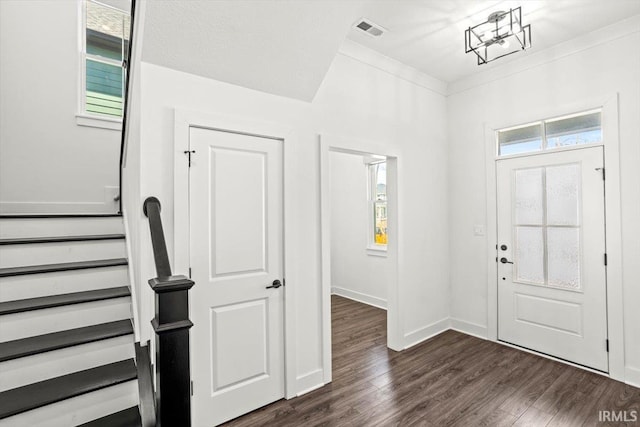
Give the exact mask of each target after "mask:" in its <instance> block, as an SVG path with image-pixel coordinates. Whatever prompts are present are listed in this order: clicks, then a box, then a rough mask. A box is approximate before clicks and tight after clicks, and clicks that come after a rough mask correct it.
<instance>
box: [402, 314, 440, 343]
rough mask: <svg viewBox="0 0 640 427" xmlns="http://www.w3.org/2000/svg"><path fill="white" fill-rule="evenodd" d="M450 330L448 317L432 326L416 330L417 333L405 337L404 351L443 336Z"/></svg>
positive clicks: (413, 332) (412, 332) (410, 333)
mask: <svg viewBox="0 0 640 427" xmlns="http://www.w3.org/2000/svg"><path fill="white" fill-rule="evenodd" d="M449 329H451V328H450V322H449V318H448V317H447V318H444V319H442V320H438V321H437V322H434V323H432V324H430V325H427V326H424V327H422V328H419V329H416V330H415V331H411V332H409V333H408V334H405V335H404V349H405V350H406V349H408V348H409V347H413V346H414V345H416V344H419V343H421V342H422V341H425V340H428V339H429V338H431V337H434V336H436V335H438V334H441V333H443V332H444V331H447V330H449Z"/></svg>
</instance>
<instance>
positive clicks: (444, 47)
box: [349, 0, 640, 82]
mask: <svg viewBox="0 0 640 427" xmlns="http://www.w3.org/2000/svg"><path fill="white" fill-rule="evenodd" d="M518 6H521V7H522V14H523V17H522V20H523V22H524V24H531V34H532V48H531V49H529V50H527V51H524V52H519V53H517V54H514V55H510V56H509V57H504V58H501V59H499V60H497V61H495V62H492V63H489V64H486V65H482V66H478V65H477V62H476V57H475V55H474V54H473V53H469V54H466V53H465V52H464V30H465V29H466V28H468V27H469V26H472V25H476V24H479V23H481V22H483V21H485V20H486V18H487V16H488V15H489V14H490V13H491V12H494V11H496V10H509V8H515V7H518ZM637 14H640V0H548V1H538V0H521V1H477V0H475V1H473V0H448V1H443V0H393V1H391V0H371V1H368V2H367V3H366V4H365V6H364V9H363V16H364V17H366V18H368V19H370V20H371V21H373V22H375V23H376V24H379V25H381V26H382V27H384V28H386V29H387V30H389V31H388V32H387V33H385V34H383V35H382V36H380V37H378V38H374V37H371V36H369V35H367V34H362V33H361V32H358V31H357V30H351V32H350V33H349V38H350V39H351V40H353V41H355V42H357V43H360V44H362V45H364V46H367V47H369V48H371V49H373V50H376V51H378V52H380V53H382V54H384V55H386V56H388V57H391V58H393V59H396V60H398V61H400V62H402V63H404V64H407V65H410V66H412V67H414V68H417V69H418V70H420V71H422V72H424V73H427V74H429V75H431V76H432V77H436V78H438V79H440V80H442V81H445V82H454V81H456V80H459V79H461V78H463V77H465V76H468V75H471V74H473V73H476V72H478V71H479V70H485V69H488V68H493V67H499V66H500V65H501V64H505V63H507V62H510V61H513V60H516V59H518V58H522V56H523V55H530V54H532V53H534V52H537V51H540V50H543V49H545V48H548V47H551V46H553V45H556V44H558V43H562V42H564V41H567V40H570V39H572V38H575V37H578V36H580V35H582V34H585V33H588V32H591V31H594V30H596V29H598V28H602V27H605V26H607V25H610V24H613V23H615V22H618V21H621V20H623V19H625V18H627V17H629V16H631V15H637Z"/></svg>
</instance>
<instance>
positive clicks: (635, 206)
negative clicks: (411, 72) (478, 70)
mask: <svg viewBox="0 0 640 427" xmlns="http://www.w3.org/2000/svg"><path fill="white" fill-rule="evenodd" d="M639 22H640V20H639V19H638V17H636V18H634V19H632V20H630V21H628V22H623V23H620V24H616V26H614V27H609V28H606V29H604V30H603V31H601V32H598V33H593V34H591V35H587V36H585V37H584V38H583V39H581V40H577V41H575V40H574V41H572V42H570V43H567V44H565V45H563V46H562V45H561V46H558V47H557V48H555V49H552V50H550V51H548V52H545V53H541V54H540V55H538V56H537V57H536V58H535V63H534V62H526V61H525V62H524V63H523V64H521V65H522V66H520V65H517V64H516V65H513V66H512V67H504V68H503V69H497V70H496V71H495V72H493V73H484V74H481V75H479V76H477V77H474V78H470V79H467V80H466V81H461V82H458V83H456V84H454V85H451V86H450V88H451V89H452V91H453V92H454V93H453V94H452V95H450V96H449V103H448V115H449V136H450V137H449V149H450V154H449V194H450V197H449V211H450V228H449V233H450V237H451V240H450V244H451V246H450V256H449V258H450V260H449V261H448V263H449V265H450V275H451V293H452V295H451V316H452V318H453V319H456V320H457V321H459V322H458V323H459V324H462V325H463V326H464V327H466V328H468V329H472V330H474V331H475V332H476V333H482V331H483V330H484V333H486V327H487V259H488V257H489V256H493V254H488V253H487V238H486V237H478V236H474V225H476V224H479V225H486V223H487V218H486V212H487V206H486V203H487V191H486V188H485V167H486V165H485V143H484V141H485V136H484V124H485V123H487V124H492V123H493V124H495V123H505V124H507V123H509V122H510V121H512V123H513V124H519V123H522V120H523V117H525V115H527V114H529V115H530V114H531V113H532V112H539V114H540V115H541V117H539V118H543V117H544V114H548V113H545V111H547V112H548V111H550V110H552V109H556V108H559V107H562V106H564V105H572V104H574V103H575V102H581V101H587V100H589V99H591V98H601V97H607V96H611V95H614V94H615V93H616V92H617V93H619V132H620V137H619V140H620V156H621V161H620V170H621V182H622V184H621V197H622V229H623V248H622V250H623V259H622V262H623V286H624V300H625V306H624V320H625V353H626V357H625V359H626V368H627V369H626V371H627V380H631V381H633V382H635V383H636V384H640V311H639V310H638V302H639V301H640V282H639V281H638V278H639V277H640V263H639V262H638V261H639V260H640V186H639V185H638V183H640V167H638V166H639V165H640V77H639V76H640V54H639V51H638V45H639V44H640V34H639V29H640V24H639ZM460 322H462V323H460Z"/></svg>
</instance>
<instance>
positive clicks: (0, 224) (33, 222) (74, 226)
mask: <svg viewBox="0 0 640 427" xmlns="http://www.w3.org/2000/svg"><path fill="white" fill-rule="evenodd" d="M123 233H124V225H123V223H122V217H106V218H0V239H14V238H18V237H52V236H79V235H85V234H123Z"/></svg>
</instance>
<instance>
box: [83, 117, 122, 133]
mask: <svg viewBox="0 0 640 427" xmlns="http://www.w3.org/2000/svg"><path fill="white" fill-rule="evenodd" d="M76 124H77V125H78V126H88V127H92V128H100V129H110V130H117V131H121V130H122V119H116V118H111V117H100V116H93V115H89V114H76Z"/></svg>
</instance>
